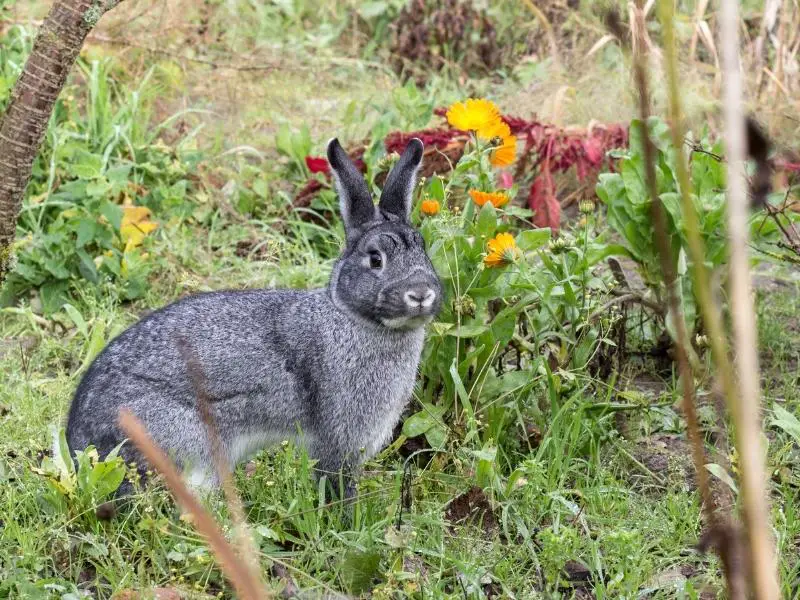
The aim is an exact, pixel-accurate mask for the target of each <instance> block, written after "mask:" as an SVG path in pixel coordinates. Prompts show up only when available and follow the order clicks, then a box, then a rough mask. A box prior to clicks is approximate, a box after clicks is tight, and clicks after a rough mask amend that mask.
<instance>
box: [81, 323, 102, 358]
mask: <svg viewBox="0 0 800 600" xmlns="http://www.w3.org/2000/svg"><path fill="white" fill-rule="evenodd" d="M105 333H106V324H105V323H104V322H103V321H100V320H97V319H95V323H94V327H92V337H91V338H90V339H89V344H88V346H87V347H86V355H85V356H84V357H83V363H81V367H80V370H81V371H83V370H84V369H85V368H86V367H88V366H89V363H91V362H92V361H93V360H94V357H95V356H97V355H98V354H99V353H100V351H101V350H102V349H103V346H105V343H106V338H105Z"/></svg>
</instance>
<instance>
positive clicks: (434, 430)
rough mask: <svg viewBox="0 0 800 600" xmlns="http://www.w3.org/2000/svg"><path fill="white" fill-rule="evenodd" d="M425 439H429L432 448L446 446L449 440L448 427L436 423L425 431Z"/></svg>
mask: <svg viewBox="0 0 800 600" xmlns="http://www.w3.org/2000/svg"><path fill="white" fill-rule="evenodd" d="M425 439H426V440H428V443H429V444H430V445H431V448H437V449H438V448H444V445H445V443H446V442H447V429H446V428H445V427H444V425H442V424H441V423H435V424H434V425H433V427H431V428H430V429H428V431H426V432H425Z"/></svg>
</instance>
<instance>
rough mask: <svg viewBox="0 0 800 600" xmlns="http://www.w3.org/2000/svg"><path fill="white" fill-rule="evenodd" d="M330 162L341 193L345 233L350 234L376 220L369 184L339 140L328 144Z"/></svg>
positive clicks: (340, 201) (337, 187) (334, 139)
mask: <svg viewBox="0 0 800 600" xmlns="http://www.w3.org/2000/svg"><path fill="white" fill-rule="evenodd" d="M328 162H329V163H330V165H331V172H332V173H333V179H334V181H335V183H336V191H337V192H338V193H339V205H340V207H341V211H342V220H343V221H344V228H345V232H347V233H348V235H349V233H350V232H351V231H353V230H354V229H357V228H358V227H361V226H362V225H363V224H364V223H367V222H368V221H371V220H373V219H374V218H375V204H373V202H372V196H371V195H370V193H369V188H368V187H367V182H366V181H365V180H364V177H362V175H361V173H359V172H358V169H356V166H355V165H354V164H353V161H352V160H350V157H349V156H347V152H345V151H344V148H342V145H341V144H340V143H339V140H337V139H336V138H333V139H332V140H331V141H330V142H328Z"/></svg>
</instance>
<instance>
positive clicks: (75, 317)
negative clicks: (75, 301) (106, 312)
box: [63, 302, 89, 336]
mask: <svg viewBox="0 0 800 600" xmlns="http://www.w3.org/2000/svg"><path fill="white" fill-rule="evenodd" d="M63 308H64V311H66V313H67V315H69V318H70V319H72V322H73V323H74V324H75V327H77V328H78V331H80V332H81V333H82V334H83V335H84V336H88V335H89V328H88V326H87V325H86V320H85V319H84V318H83V315H81V313H80V312H79V311H78V309H77V308H75V307H74V306H72V304H70V303H69V302H67V303H66V304H64V306H63Z"/></svg>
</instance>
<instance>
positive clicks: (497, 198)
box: [469, 190, 508, 208]
mask: <svg viewBox="0 0 800 600" xmlns="http://www.w3.org/2000/svg"><path fill="white" fill-rule="evenodd" d="M469 195H470V196H471V197H472V201H473V202H474V203H475V204H477V205H478V206H483V205H484V204H486V203H487V202H491V203H492V204H493V205H494V207H495V208H500V207H501V206H505V205H506V204H508V195H507V194H506V193H505V192H481V191H479V190H470V191H469Z"/></svg>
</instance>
